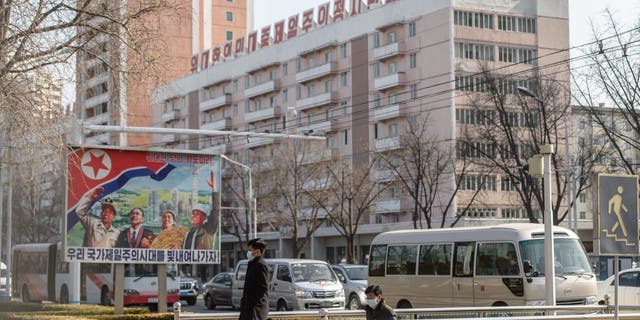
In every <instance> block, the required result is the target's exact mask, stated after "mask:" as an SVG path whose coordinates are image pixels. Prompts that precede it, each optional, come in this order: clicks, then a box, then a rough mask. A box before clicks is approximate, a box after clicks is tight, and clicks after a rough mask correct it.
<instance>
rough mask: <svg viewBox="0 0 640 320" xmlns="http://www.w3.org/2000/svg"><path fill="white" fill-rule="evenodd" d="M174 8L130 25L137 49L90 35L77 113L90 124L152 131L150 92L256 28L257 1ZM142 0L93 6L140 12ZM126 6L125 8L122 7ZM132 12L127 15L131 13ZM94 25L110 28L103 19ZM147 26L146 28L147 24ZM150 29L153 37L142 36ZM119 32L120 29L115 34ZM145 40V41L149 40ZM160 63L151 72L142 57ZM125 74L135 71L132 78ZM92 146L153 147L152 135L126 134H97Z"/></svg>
mask: <svg viewBox="0 0 640 320" xmlns="http://www.w3.org/2000/svg"><path fill="white" fill-rule="evenodd" d="M168 3H169V4H170V5H171V6H172V9H171V10H163V11H161V12H159V13H157V14H153V15H150V16H148V17H146V18H145V19H144V20H142V21H135V22H134V23H133V25H131V26H130V28H131V30H138V32H137V33H132V37H133V38H136V37H137V38H141V39H137V38H136V39H131V38H130V39H128V41H129V43H132V46H137V45H139V46H140V47H136V48H134V49H135V50H143V51H144V52H133V51H134V49H132V48H126V47H124V46H123V44H122V42H121V41H114V39H113V38H112V37H110V36H109V35H108V34H104V33H103V34H99V35H97V36H96V35H95V34H94V33H92V32H88V33H87V34H86V38H87V39H82V41H86V42H87V45H86V46H87V48H89V49H88V50H87V52H86V53H79V54H78V55H77V67H76V79H77V85H76V105H75V114H76V115H77V117H78V118H79V119H81V120H82V122H83V123H85V124H91V125H121V126H133V127H150V126H152V125H153V124H152V123H151V117H150V113H151V110H150V97H149V94H150V91H151V88H153V87H154V86H157V85H158V84H160V83H165V82H167V81H170V80H172V79H177V78H179V77H183V76H185V75H187V74H189V73H190V72H191V68H192V58H193V56H194V54H195V55H197V54H198V53H199V52H201V51H203V50H205V49H206V48H210V47H212V46H215V45H220V44H224V43H225V42H227V41H230V40H231V39H233V38H235V37H238V36H243V35H244V34H245V33H246V30H247V27H251V25H252V20H253V17H252V16H251V14H252V9H251V8H252V7H253V0H192V1H189V2H187V1H169V2H168ZM138 4H139V1H135V0H134V1H126V2H120V1H115V2H113V1H104V2H99V1H96V2H94V3H92V5H93V6H96V7H100V8H102V10H105V11H108V12H111V13H113V12H114V11H115V12H127V10H137V9H138V8H137V7H138ZM121 5H124V6H125V8H120V7H119V6H121ZM125 14H126V13H125ZM90 23H93V24H95V26H100V27H103V26H108V25H109V24H108V21H106V20H105V19H101V18H99V17H96V18H93V19H92V20H91V22H90ZM143 25H144V26H143ZM143 27H144V28H149V30H150V32H151V34H145V33H144V32H139V30H140V29H141V28H143ZM111 31H113V32H115V34H118V33H117V30H111ZM143 38H144V39H143ZM143 55H144V56H145V57H147V58H151V59H152V60H155V62H154V63H153V65H152V66H151V68H146V66H144V67H142V66H141V65H140V61H141V59H143V58H142V57H141V56H143ZM120 70H125V71H134V70H135V72H131V73H129V74H127V73H125V72H120ZM83 143H84V144H87V145H103V144H104V145H121V146H141V147H145V146H148V145H149V137H148V136H145V135H136V134H126V133H120V134H116V133H103V132H92V133H90V134H88V135H86V136H84V140H83Z"/></svg>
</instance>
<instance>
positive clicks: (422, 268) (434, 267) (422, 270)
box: [418, 244, 451, 276]
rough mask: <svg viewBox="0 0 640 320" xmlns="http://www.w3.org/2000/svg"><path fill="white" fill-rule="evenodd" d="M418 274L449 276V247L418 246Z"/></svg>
mask: <svg viewBox="0 0 640 320" xmlns="http://www.w3.org/2000/svg"><path fill="white" fill-rule="evenodd" d="M418 274H420V275H434V276H443V275H446V276H449V275H451V245H450V244H433V245H422V246H420V261H419V265H418Z"/></svg>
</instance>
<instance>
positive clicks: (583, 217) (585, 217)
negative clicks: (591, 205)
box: [580, 211, 587, 220]
mask: <svg viewBox="0 0 640 320" xmlns="http://www.w3.org/2000/svg"><path fill="white" fill-rule="evenodd" d="M580 219H582V220H585V219H587V212H585V211H580Z"/></svg>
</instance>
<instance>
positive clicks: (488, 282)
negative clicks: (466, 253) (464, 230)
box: [474, 242, 524, 307]
mask: <svg viewBox="0 0 640 320" xmlns="http://www.w3.org/2000/svg"><path fill="white" fill-rule="evenodd" d="M475 265H476V273H475V278H474V279H475V281H474V297H475V305H476V306H477V307H484V306H493V305H509V306H511V305H522V304H524V288H523V279H522V276H521V274H520V267H519V264H518V257H517V254H516V247H515V244H513V243H509V242H484V243H478V247H477V253H476V263H475Z"/></svg>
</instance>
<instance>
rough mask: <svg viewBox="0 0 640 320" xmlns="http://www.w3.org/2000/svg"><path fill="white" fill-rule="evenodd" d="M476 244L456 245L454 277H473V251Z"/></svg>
mask: <svg viewBox="0 0 640 320" xmlns="http://www.w3.org/2000/svg"><path fill="white" fill-rule="evenodd" d="M475 245H476V244H475V242H459V243H456V253H455V261H454V267H455V268H454V274H453V275H454V276H456V277H471V276H473V249H474V247H475Z"/></svg>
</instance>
